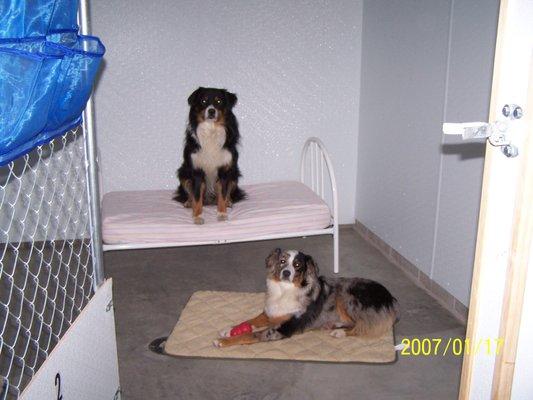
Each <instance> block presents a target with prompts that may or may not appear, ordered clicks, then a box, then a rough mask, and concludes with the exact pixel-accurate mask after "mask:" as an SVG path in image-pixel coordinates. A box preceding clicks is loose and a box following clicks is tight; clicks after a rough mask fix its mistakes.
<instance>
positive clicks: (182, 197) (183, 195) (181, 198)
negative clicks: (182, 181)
mask: <svg viewBox="0 0 533 400" xmlns="http://www.w3.org/2000/svg"><path fill="white" fill-rule="evenodd" d="M188 198H189V196H188V195H187V192H186V191H185V189H184V188H183V186H181V185H179V186H178V188H177V189H176V191H175V192H174V196H173V197H172V200H175V201H177V202H179V203H185V202H186V201H187V200H188Z"/></svg>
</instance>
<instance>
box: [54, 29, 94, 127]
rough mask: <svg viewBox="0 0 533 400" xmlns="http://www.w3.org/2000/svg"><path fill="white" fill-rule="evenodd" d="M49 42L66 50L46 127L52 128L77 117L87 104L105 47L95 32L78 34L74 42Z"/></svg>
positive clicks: (62, 51)
mask: <svg viewBox="0 0 533 400" xmlns="http://www.w3.org/2000/svg"><path fill="white" fill-rule="evenodd" d="M46 44H47V46H48V47H49V48H50V49H53V50H54V51H55V52H58V53H61V54H63V61H62V63H61V72H60V75H59V79H58V82H57V87H56V90H55V93H54V97H53V99H52V108H51V110H50V112H49V117H48V123H47V125H46V127H45V130H46V131H52V130H56V129H58V128H60V127H61V126H62V125H64V124H65V123H68V122H70V121H72V120H73V119H75V118H77V117H78V116H79V115H80V114H81V112H82V111H83V109H84V108H85V104H86V103H87V100H88V99H89V96H90V95H91V90H92V84H93V82H94V80H95V78H96V74H97V72H98V68H99V66H100V62H101V61H102V57H103V55H104V53H105V47H104V45H103V44H102V42H100V40H99V39H98V38H96V37H93V36H78V37H77V39H76V40H75V41H74V42H70V41H68V42H62V43H53V42H47V43H46Z"/></svg>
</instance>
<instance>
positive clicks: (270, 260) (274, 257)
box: [265, 247, 281, 268]
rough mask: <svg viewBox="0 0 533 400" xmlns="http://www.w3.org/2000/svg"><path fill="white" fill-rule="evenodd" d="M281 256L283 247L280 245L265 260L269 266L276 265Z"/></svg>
mask: <svg viewBox="0 0 533 400" xmlns="http://www.w3.org/2000/svg"><path fill="white" fill-rule="evenodd" d="M279 256H281V249H280V248H279V247H277V248H275V249H274V250H272V252H271V253H270V254H269V255H268V257H267V258H266V260H265V264H266V267H267V268H272V267H275V266H276V265H277V263H278V261H279Z"/></svg>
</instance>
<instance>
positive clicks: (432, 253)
mask: <svg viewBox="0 0 533 400" xmlns="http://www.w3.org/2000/svg"><path fill="white" fill-rule="evenodd" d="M498 5H499V3H498V1H496V0H490V1H483V2H482V1H477V2H476V1H467V0H455V1H454V0H451V1H442V0H432V1H415V0H404V1H390V0H368V1H365V2H364V6H363V43H362V57H361V59H362V64H361V100H360V126H359V137H358V166H357V172H358V174H357V189H356V218H357V219H359V220H360V221H361V222H362V223H363V224H365V225H366V226H368V227H369V228H370V229H371V230H373V231H374V232H375V233H376V234H377V235H379V236H380V237H381V238H382V239H384V240H385V241H386V242H387V243H389V244H390V245H391V246H392V247H393V248H395V249H396V250H397V251H398V252H400V253H401V254H402V255H403V256H405V257H406V258H407V259H408V260H410V261H411V262H412V263H413V264H415V265H417V266H418V267H419V268H420V269H421V270H422V271H423V272H424V273H426V274H427V275H428V276H430V277H431V278H432V279H433V280H435V281H436V282H437V283H439V284H440V285H441V286H442V287H444V288H445V289H446V290H448V291H449V292H450V293H452V294H453V295H454V296H455V297H456V298H458V299H459V300H460V301H462V302H463V303H464V304H468V297H469V290H470V283H471V273H472V265H473V259H474V248H475V238H476V228H477V216H478V211H479V198H480V191H481V176H482V167H483V155H484V145H483V144H482V143H469V144H465V143H461V141H460V140H457V139H449V138H444V136H443V135H442V128H441V126H442V122H443V121H448V122H453V121H484V120H487V117H488V108H489V99H490V85H491V76H492V62H493V56H494V45H495V38H496V28H497V15H498Z"/></svg>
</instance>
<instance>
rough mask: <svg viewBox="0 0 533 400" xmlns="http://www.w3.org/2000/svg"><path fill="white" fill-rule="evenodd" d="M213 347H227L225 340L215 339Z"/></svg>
mask: <svg viewBox="0 0 533 400" xmlns="http://www.w3.org/2000/svg"><path fill="white" fill-rule="evenodd" d="M213 346H215V347H216V348H218V349H220V348H221V347H226V340H225V339H215V340H213Z"/></svg>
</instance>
